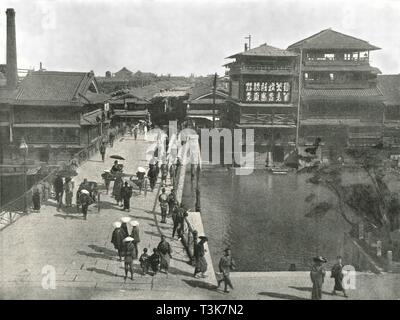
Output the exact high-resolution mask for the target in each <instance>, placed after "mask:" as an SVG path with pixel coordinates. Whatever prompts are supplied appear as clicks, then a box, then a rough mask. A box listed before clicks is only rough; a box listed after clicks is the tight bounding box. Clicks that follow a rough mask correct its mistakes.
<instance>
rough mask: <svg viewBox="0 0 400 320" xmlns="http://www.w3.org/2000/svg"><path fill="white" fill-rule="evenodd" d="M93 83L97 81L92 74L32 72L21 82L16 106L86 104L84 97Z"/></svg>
mask: <svg viewBox="0 0 400 320" xmlns="http://www.w3.org/2000/svg"><path fill="white" fill-rule="evenodd" d="M92 81H95V80H94V76H93V73H90V72H89V73H85V72H58V71H36V72H31V73H29V74H28V75H27V76H26V77H25V78H24V80H23V81H22V82H21V85H20V88H19V90H18V94H17V97H16V104H29V103H35V104H40V105H42V104H52V103H54V104H58V105H63V104H65V105H70V104H72V105H79V104H83V103H85V104H86V103H88V102H87V100H86V99H84V98H83V97H82V95H85V94H86V93H87V90H88V88H89V85H90V84H91V82H92Z"/></svg>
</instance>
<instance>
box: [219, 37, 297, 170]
mask: <svg viewBox="0 0 400 320" xmlns="http://www.w3.org/2000/svg"><path fill="white" fill-rule="evenodd" d="M297 56H298V54H297V53H295V52H292V51H287V50H282V49H278V48H275V47H272V46H269V45H267V44H263V45H261V46H259V47H257V48H254V49H250V50H246V51H244V52H241V53H238V54H234V55H232V56H230V57H228V58H230V59H235V61H234V62H231V63H228V64H227V65H225V66H227V67H228V68H229V77H230V85H229V97H228V99H227V100H228V105H229V110H228V115H227V118H228V119H229V122H230V123H231V127H232V128H241V129H254V135H255V146H254V150H255V153H256V165H257V166H259V165H262V166H264V165H265V164H266V162H267V158H268V153H269V155H272V159H271V156H270V157H269V165H272V163H271V162H273V163H282V162H284V160H285V159H286V157H287V156H288V155H289V153H290V152H291V151H292V150H293V149H294V147H295V142H296V141H295V140H296V122H297V120H296V119H297V118H296V116H297V101H298V72H297V69H296V60H297V59H298V57H297Z"/></svg>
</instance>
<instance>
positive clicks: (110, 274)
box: [86, 268, 123, 278]
mask: <svg viewBox="0 0 400 320" xmlns="http://www.w3.org/2000/svg"><path fill="white" fill-rule="evenodd" d="M86 270H87V271H93V272H96V273H98V274H102V275H105V276H110V277H122V278H123V276H118V275H116V274H114V273H112V272H110V271H107V270H103V269H97V268H86Z"/></svg>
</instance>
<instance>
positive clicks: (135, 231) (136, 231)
mask: <svg viewBox="0 0 400 320" xmlns="http://www.w3.org/2000/svg"><path fill="white" fill-rule="evenodd" d="M130 225H131V226H132V231H131V237H132V238H133V239H134V240H133V244H134V246H135V253H136V256H135V257H134V259H137V255H138V254H139V247H138V245H139V242H140V231H139V222H137V221H136V220H133V221H131V222H130Z"/></svg>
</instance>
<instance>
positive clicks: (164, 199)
mask: <svg viewBox="0 0 400 320" xmlns="http://www.w3.org/2000/svg"><path fill="white" fill-rule="evenodd" d="M161 192H162V193H161V194H160V195H159V197H158V201H159V202H160V209H161V223H166V222H167V221H166V218H167V210H168V196H167V194H166V193H165V188H162V190H161Z"/></svg>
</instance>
